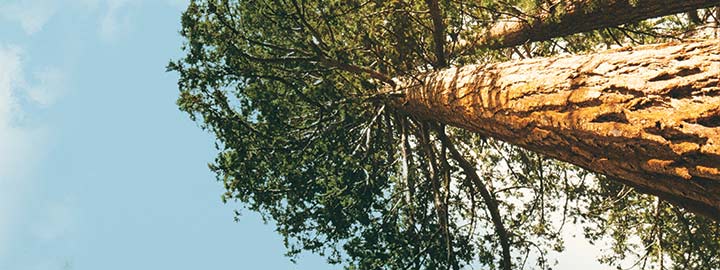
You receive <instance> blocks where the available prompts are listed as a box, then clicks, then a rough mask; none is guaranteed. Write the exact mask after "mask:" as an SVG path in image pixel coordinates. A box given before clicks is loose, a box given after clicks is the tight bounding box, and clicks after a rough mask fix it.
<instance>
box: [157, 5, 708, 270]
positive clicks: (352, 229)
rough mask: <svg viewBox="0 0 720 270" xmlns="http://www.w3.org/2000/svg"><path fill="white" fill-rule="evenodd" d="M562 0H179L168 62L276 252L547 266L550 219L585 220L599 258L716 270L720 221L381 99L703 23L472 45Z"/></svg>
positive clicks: (651, 23)
mask: <svg viewBox="0 0 720 270" xmlns="http://www.w3.org/2000/svg"><path fill="white" fill-rule="evenodd" d="M564 2H567V1H543V0H509V1H487V0H479V1H462V0H459V1H455V0H452V1H445V0H443V1H437V0H425V1H403V0H342V1H341V0H317V1H302V0H261V1H243V0H235V1H233V0H207V1H191V3H190V4H189V6H188V8H187V10H186V11H185V12H184V13H183V15H182V30H181V34H182V36H183V37H184V38H185V39H186V42H185V45H184V46H183V48H182V49H183V51H184V53H185V56H184V57H182V58H181V59H178V60H175V61H172V62H171V63H170V64H169V65H168V70H170V71H174V72H177V73H178V74H179V75H180V79H179V82H178V85H179V89H180V97H179V99H178V105H179V107H180V109H181V110H183V111H185V112H187V113H188V114H189V116H190V118H191V119H193V120H196V121H198V122H199V123H200V124H201V127H203V128H205V129H207V130H209V131H210V132H212V133H213V134H214V135H215V136H217V148H218V156H217V158H216V159H215V161H214V162H213V163H212V164H211V165H210V168H211V170H213V171H214V172H215V173H216V174H217V177H218V180H220V181H221V182H222V183H223V184H224V186H225V188H226V190H227V191H226V193H225V194H223V196H222V198H223V200H224V201H233V200H234V201H239V202H242V205H243V207H245V208H247V209H249V210H250V211H256V212H259V213H261V214H262V215H263V217H264V218H265V219H267V220H272V221H274V222H275V223H276V226H277V231H278V233H280V234H281V235H282V236H283V237H284V239H285V245H286V246H287V248H288V255H290V256H294V255H296V254H298V253H299V252H301V251H303V250H307V251H311V252H316V253H319V254H321V255H324V256H327V257H328V260H329V262H331V263H339V264H342V265H344V267H346V268H347V269H446V268H447V269H450V268H452V269H460V268H462V267H464V266H469V265H481V266H482V267H483V268H489V269H522V268H533V269H534V268H538V269H550V268H551V267H552V265H553V261H552V260H551V258H550V257H548V256H547V254H548V252H550V251H562V250H563V239H562V237H561V232H562V229H563V228H564V227H565V226H566V224H569V223H582V224H584V225H583V226H584V227H585V236H586V237H587V238H588V239H589V240H590V241H592V242H597V243H604V244H606V245H607V247H608V249H607V252H605V254H604V255H603V257H602V258H601V260H602V262H604V263H607V264H609V265H612V266H617V267H629V266H633V267H642V268H646V267H647V268H649V267H651V266H659V267H660V268H673V269H680V268H685V267H689V268H693V269H710V268H714V267H716V266H717V265H719V264H720V254H719V252H720V240H718V239H720V226H718V224H717V223H715V222H713V221H711V220H709V219H706V218H703V217H700V216H695V215H694V214H692V213H688V212H686V211H685V210H683V209H682V208H679V207H677V206H674V205H672V204H669V203H667V202H665V201H663V200H661V199H657V198H655V197H652V196H649V195H645V194H642V193H638V192H636V191H635V190H634V189H633V188H630V187H627V186H623V185H622V184H620V183H618V182H616V181H607V180H606V179H605V178H606V177H605V176H602V175H595V174H592V173H589V172H587V171H585V170H582V169H580V168H578V167H575V166H572V165H569V164H566V163H563V162H559V161H556V160H553V159H550V158H548V157H545V156H542V155H540V154H537V153H534V152H531V151H528V150H524V149H522V148H519V147H515V146H512V145H509V144H506V143H503V142H502V141H499V140H497V139H494V138H488V137H484V136H481V135H479V134H476V133H472V132H469V131H467V130H464V129H459V128H454V127H450V126H445V125H444V124H443V123H442V122H437V121H430V120H427V119H424V118H422V117H418V116H417V115H412V114H408V113H407V112H404V111H402V110H398V109H397V108H396V107H395V106H392V102H395V99H394V95H395V93H393V92H386V91H381V90H382V89H386V86H387V85H392V84H394V83H395V82H396V81H397V80H395V79H393V78H399V77H402V78H414V77H417V76H419V75H421V74H424V73H427V72H431V71H434V70H441V69H443V68H447V67H449V66H462V65H465V64H469V63H494V62H500V61H507V60H512V59H520V58H532V57H537V56H551V55H556V54H560V53H581V52H589V51H594V50H598V49H603V48H610V47H613V46H615V45H619V44H621V45H636V44H643V43H651V42H662V41H667V40H675V39H680V38H683V37H685V36H687V35H689V34H688V33H693V31H700V30H702V29H704V27H706V25H705V24H704V22H710V21H717V17H715V15H716V14H715V13H714V12H715V9H702V10H700V11H699V12H697V11H692V12H691V14H694V15H697V17H699V18H700V23H698V22H697V20H691V19H690V17H688V16H686V15H685V14H677V15H670V16H665V17H659V18H654V19H652V20H644V21H632V22H626V23H625V24H623V25H612V26H603V27H609V28H600V29H597V30H593V31H590V32H583V33H574V34H572V35H567V36H562V37H555V38H553V39H550V40H547V41H541V42H535V43H524V44H522V45H520V46H516V47H509V48H500V49H496V48H489V47H487V46H481V45H478V46H474V45H473V46H469V45H472V43H473V42H476V41H477V40H476V38H475V37H477V33H482V32H484V31H486V30H487V29H490V27H491V26H492V25H494V23H495V22H497V21H498V20H501V19H507V18H510V17H516V18H519V17H521V15H523V16H525V15H527V14H530V13H531V11H537V10H543V9H549V8H553V7H555V6H557V4H558V3H564ZM596 2H597V4H598V5H602V3H603V2H604V1H601V0H598V1H596ZM611 2H612V1H611ZM619 2H623V1H619ZM629 2H637V1H629ZM640 2H649V1H640ZM638 4H642V3H638ZM700 7H705V6H700ZM691 17H692V16H691ZM237 214H238V215H239V214H240V213H239V212H238V213H237ZM533 265H535V266H533Z"/></svg>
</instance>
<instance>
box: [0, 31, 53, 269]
mask: <svg viewBox="0 0 720 270" xmlns="http://www.w3.org/2000/svg"><path fill="white" fill-rule="evenodd" d="M22 57H23V51H22V50H21V49H20V48H18V47H14V46H5V45H2V44H0V258H1V257H2V256H1V255H2V254H3V253H4V251H6V249H7V248H9V246H8V244H7V243H12V241H8V238H9V237H11V236H12V235H13V228H14V227H16V226H19V225H21V222H19V221H18V219H19V218H20V217H21V216H22V214H23V213H22V207H21V206H22V205H27V204H28V203H29V202H30V201H31V199H32V198H30V196H31V193H32V192H31V191H32V190H33V182H32V181H30V180H29V179H32V172H33V169H34V168H35V167H36V165H37V163H38V159H39V158H40V157H41V156H42V154H43V148H44V147H45V145H44V144H45V141H46V132H45V131H44V130H43V129H42V128H40V127H35V126H29V125H27V124H26V123H23V118H22V114H23V106H24V104H25V105H27V102H25V103H22V102H21V100H24V99H23V98H24V97H28V100H35V101H36V102H38V104H40V105H44V106H47V105H50V104H51V103H52V102H53V101H54V99H55V98H57V93H55V92H53V90H52V89H53V88H52V85H51V84H52V82H53V81H62V75H58V72H57V71H53V69H52V68H49V69H43V70H42V71H40V72H38V73H37V74H38V75H37V76H36V77H37V78H38V80H39V82H33V83H32V84H28V83H27V82H26V81H25V79H24V78H25V74H24V72H23V62H22ZM28 85H32V86H28ZM33 92H35V94H31V93H33ZM33 96H34V97H33Z"/></svg>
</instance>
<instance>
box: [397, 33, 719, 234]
mask: <svg viewBox="0 0 720 270" xmlns="http://www.w3.org/2000/svg"><path fill="white" fill-rule="evenodd" d="M422 80H423V84H418V83H417V82H416V80H414V79H404V80H401V81H402V83H401V84H400V86H399V88H398V89H402V90H404V93H405V95H404V97H403V98H400V100H398V102H397V103H396V105H395V106H396V107H397V108H398V109H399V110H403V111H405V112H406V113H408V114H411V115H415V116H417V117H421V118H426V119H431V120H436V121H440V122H443V123H447V124H450V125H454V126H458V127H461V128H465V129H468V130H471V131H475V132H478V133H481V134H483V135H486V136H490V137H494V138H497V139H500V140H504V141H506V142H509V143H511V144H515V145H518V146H521V147H524V148H527V149H530V150H533V151H536V152H539V153H543V154H545V155H548V156H550V157H553V158H556V159H559V160H563V161H567V162H570V163H573V164H575V165H578V166H580V167H583V168H585V169H588V170H591V171H594V172H598V173H601V174H606V175H609V176H612V177H617V178H621V179H624V180H626V181H629V182H632V183H633V184H634V185H635V186H639V187H642V188H644V189H648V190H653V191H654V192H653V193H655V194H658V195H661V196H663V194H665V195H672V196H674V198H673V199H672V201H678V200H680V201H683V202H684V203H683V205H685V206H690V208H691V209H690V210H691V211H694V212H697V213H701V214H705V215H708V216H710V217H712V218H714V219H716V220H720V169H718V168H720V86H719V85H718V81H719V80H720V41H719V40H708V41H696V42H688V43H666V44H660V45H651V46H640V47H636V48H634V49H630V48H624V49H619V50H612V51H607V52H603V53H598V54H594V55H583V56H562V57H556V58H534V59H527V60H521V61H512V62H505V63H499V64H493V65H469V66H465V67H462V68H451V69H447V70H443V71H439V72H434V73H430V74H426V75H425V76H424V78H423V79H422ZM403 86H404V87H403Z"/></svg>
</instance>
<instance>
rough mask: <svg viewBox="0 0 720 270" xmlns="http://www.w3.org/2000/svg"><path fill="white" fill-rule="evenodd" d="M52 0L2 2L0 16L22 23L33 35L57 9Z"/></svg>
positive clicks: (27, 31) (24, 28) (25, 29)
mask: <svg viewBox="0 0 720 270" xmlns="http://www.w3.org/2000/svg"><path fill="white" fill-rule="evenodd" d="M55 4H56V2H55V1H52V0H16V1H12V0H11V1H10V2H5V3H3V4H0V17H3V18H5V19H7V20H10V21H14V22H17V23H19V24H20V26H21V27H22V28H23V30H24V31H25V33H27V34H28V35H32V34H34V33H36V32H38V31H40V30H41V29H42V27H43V26H44V25H45V24H46V23H47V22H48V20H49V19H50V17H52V16H53V15H54V14H55V12H56V10H57V6H56V5H55Z"/></svg>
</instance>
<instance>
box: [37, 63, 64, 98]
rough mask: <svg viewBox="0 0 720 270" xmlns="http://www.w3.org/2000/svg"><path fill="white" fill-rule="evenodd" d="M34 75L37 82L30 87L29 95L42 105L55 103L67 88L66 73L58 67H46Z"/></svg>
mask: <svg viewBox="0 0 720 270" xmlns="http://www.w3.org/2000/svg"><path fill="white" fill-rule="evenodd" d="M34 75H35V76H34V77H35V78H34V79H35V82H36V83H35V85H33V86H29V87H28V89H27V94H28V96H29V97H30V98H31V99H32V100H33V101H35V102H36V103H38V104H39V105H42V106H49V105H52V104H53V103H55V101H56V100H57V99H58V98H59V97H60V96H61V95H62V94H63V91H64V90H65V88H66V81H65V78H66V76H65V73H64V72H63V71H62V70H60V69H59V68H56V67H45V68H43V69H42V70H40V71H37V72H35V74H34Z"/></svg>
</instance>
